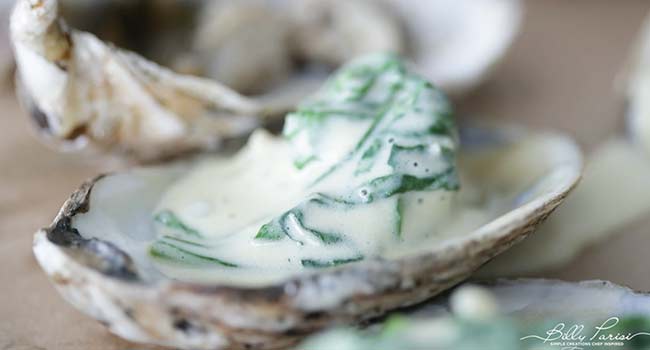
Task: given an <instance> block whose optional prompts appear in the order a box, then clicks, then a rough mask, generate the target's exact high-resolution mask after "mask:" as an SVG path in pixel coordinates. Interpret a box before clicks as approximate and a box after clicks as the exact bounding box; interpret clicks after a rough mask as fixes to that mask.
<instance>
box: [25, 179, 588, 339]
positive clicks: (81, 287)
mask: <svg viewBox="0 0 650 350" xmlns="http://www.w3.org/2000/svg"><path fill="white" fill-rule="evenodd" d="M578 178H579V175H578V173H577V172H576V175H575V178H574V179H572V181H569V182H568V183H566V184H563V185H562V186H559V188H557V189H556V191H554V192H553V193H548V194H546V195H544V196H542V197H539V198H537V199H535V200H533V201H532V202H530V203H528V204H526V205H524V206H522V207H520V208H518V209H517V210H515V211H512V212H510V213H508V214H506V215H504V216H502V217H500V218H498V219H496V220H494V221H493V222H491V223H489V224H487V225H485V226H483V227H481V228H480V229H479V230H477V231H476V232H474V233H473V234H471V235H468V236H465V237H462V238H459V239H456V240H453V241H449V242H448V243H446V244H444V245H442V246H438V247H436V248H435V249H434V250H432V251H431V252H428V253H425V254H422V255H419V256H414V257H412V258H408V259H402V260H399V261H386V260H372V261H364V262H360V263H355V264H350V265H346V266H342V267H340V268H337V269H331V270H325V271H322V272H320V273H317V274H313V275H303V276H298V277H295V278H294V279H291V280H288V281H286V282H284V283H282V284H280V285H274V286H269V287H264V288H253V289H247V288H238V287H230V286H205V285H197V284H189V283H181V282H171V281H169V282H163V283H158V284H147V283H145V282H143V281H142V280H140V279H139V277H138V275H137V272H136V271H135V269H134V267H133V265H132V261H131V259H130V257H129V256H127V255H126V254H125V253H123V252H122V251H120V250H119V249H118V248H116V247H115V246H114V245H112V244H111V243H108V242H104V241H100V240H97V239H85V238H83V237H82V236H81V235H80V234H79V232H78V231H77V230H76V229H74V228H73V227H71V220H72V217H74V216H75V215H76V214H78V213H83V212H85V211H87V210H88V209H89V198H90V192H91V191H92V188H93V185H94V184H95V183H96V182H97V181H98V180H99V179H101V177H99V178H96V179H94V180H92V181H89V182H87V183H85V184H84V185H83V186H82V187H81V188H79V189H78V190H77V191H76V192H75V193H74V194H73V195H72V196H71V197H70V199H68V201H67V202H66V203H65V204H64V206H63V208H62V209H61V211H60V212H59V214H58V215H57V217H56V219H55V220H54V222H53V223H52V225H51V226H50V227H48V228H45V229H42V230H41V231H39V232H38V233H37V234H36V236H35V240H34V252H35V254H36V257H37V259H38V261H39V263H40V264H41V266H42V267H43V269H44V270H45V271H46V272H47V274H48V275H49V277H50V279H51V280H52V282H53V283H54V284H55V286H56V287H57V289H58V290H59V292H60V293H61V294H62V295H63V296H64V297H65V299H66V300H67V301H69V302H70V303H72V304H73V305H75V306H76V307H77V308H78V309H80V310H82V311H84V312H85V313H87V314H89V315H90V316H92V317H94V318H96V319H98V320H100V322H102V323H104V324H105V325H106V326H107V327H109V328H110V329H111V331H112V332H114V333H115V334H117V335H120V336H121V337H124V338H126V339H130V340H133V341H137V342H146V343H155V344H160V345H167V346H175V347H181V348H197V349H222V348H228V349H278V348H283V347H286V346H289V345H291V344H295V343H296V342H297V341H299V340H300V339H302V338H303V337H304V336H306V335H308V334H310V333H312V332H315V331H318V330H320V329H323V328H325V327H328V326H331V325H335V324H342V323H353V322H358V321H361V320H364V319H369V318H372V317H375V316H378V315H381V314H383V313H385V312H387V311H389V310H392V309H395V308H398V307H402V306H407V305H412V304H416V303H418V302H421V301H423V300H425V299H428V298H430V297H432V296H434V295H436V294H438V293H440V292H442V291H443V290H445V289H447V288H449V287H451V286H453V285H455V284H457V283H458V282H460V281H462V280H463V279H465V278H467V277H468V276H469V275H470V274H471V273H472V272H473V271H474V270H475V269H477V268H478V267H480V266H481V265H483V264H484V263H486V262H487V261H489V260H490V259H492V258H493V257H494V256H496V255H497V254H499V253H501V252H502V251H504V250H506V249H508V248H509V247H510V246H512V245H513V244H515V243H517V242H518V241H520V240H522V239H524V238H525V237H526V236H528V235H529V234H530V233H531V232H533V230H534V229H535V228H536V227H537V226H538V225H539V224H540V223H541V222H542V221H544V219H546V217H547V216H548V215H549V214H550V213H551V212H552V211H553V210H554V209H555V208H556V207H557V206H558V205H559V204H560V203H561V202H562V200H563V199H564V198H565V197H566V196H567V194H568V193H569V192H570V191H571V190H572V188H573V187H574V186H575V184H576V183H577V181H578Z"/></svg>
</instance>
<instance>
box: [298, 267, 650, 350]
mask: <svg viewBox="0 0 650 350" xmlns="http://www.w3.org/2000/svg"><path fill="white" fill-rule="evenodd" d="M449 311H450V312H449ZM648 312H650V297H649V296H648V295H647V294H645V293H639V292H635V291H633V290H631V289H629V288H626V287H621V286H618V285H615V284H613V283H611V282H607V281H583V282H564V281H556V280H537V279H524V280H499V281H496V282H492V283H487V284H480V285H462V286H460V287H458V288H456V289H454V290H453V291H452V292H451V294H450V296H449V298H437V299H435V300H434V301H432V302H428V303H425V304H423V305H420V306H418V307H415V308H413V309H411V310H404V312H403V314H402V315H399V316H393V317H391V318H389V319H388V320H386V321H385V322H382V323H379V324H374V325H372V326H371V327H369V328H368V329H364V330H362V331H359V330H354V329H339V330H333V331H330V332H326V333H324V334H319V335H317V336H315V337H312V338H310V339H309V340H308V341H307V342H306V343H304V344H302V345H301V347H298V348H297V349H300V348H304V349H313V350H320V349H323V350H329V349H334V348H343V347H344V348H345V349H349V350H370V349H373V350H375V349H398V348H408V349H413V350H425V349H426V350H432V349H484V350H491V349H493V350H503V349H511V350H515V349H516V350H525V349H531V350H532V349H553V348H559V347H561V346H562V345H560V343H562V342H564V343H565V344H566V345H567V347H570V345H569V344H568V343H582V344H580V345H579V346H580V347H583V348H602V349H616V348H625V349H645V348H647V347H648V344H650V333H648V330H649V329H648V327H650V318H648V317H647V315H648ZM574 325H575V326H574ZM596 327H600V329H598V328H596ZM568 333H570V334H571V335H568V337H571V336H573V338H571V339H566V338H564V337H561V336H562V335H564V334H568ZM616 335H618V336H619V338H618V339H616V340H613V339H612V338H613V337H614V336H616ZM580 336H582V337H584V339H582V340H580V339H579V338H578V337H580ZM628 337H629V338H628ZM607 343H608V344H607Z"/></svg>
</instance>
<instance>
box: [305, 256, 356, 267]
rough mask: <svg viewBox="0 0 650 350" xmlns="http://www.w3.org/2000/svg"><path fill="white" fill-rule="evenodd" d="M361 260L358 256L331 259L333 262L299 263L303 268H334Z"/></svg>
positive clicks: (309, 261) (314, 261)
mask: <svg viewBox="0 0 650 350" xmlns="http://www.w3.org/2000/svg"><path fill="white" fill-rule="evenodd" d="M361 260H363V256H361V255H359V256H355V257H352V258H348V259H333V260H314V259H302V260H300V263H301V264H302V266H303V267H309V268H326V267H334V266H339V265H343V264H348V263H351V262H357V261H361Z"/></svg>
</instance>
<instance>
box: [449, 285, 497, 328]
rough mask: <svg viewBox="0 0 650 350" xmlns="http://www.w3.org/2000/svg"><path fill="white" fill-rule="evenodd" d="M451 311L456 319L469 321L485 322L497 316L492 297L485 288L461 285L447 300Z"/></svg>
mask: <svg viewBox="0 0 650 350" xmlns="http://www.w3.org/2000/svg"><path fill="white" fill-rule="evenodd" d="M449 306H450V307H451V311H452V312H453V313H454V314H455V315H456V316H458V317H461V318H465V319H469V320H486V319H490V318H492V317H495V316H497V315H498V313H499V310H498V305H497V301H496V299H495V298H494V296H493V295H492V294H491V293H490V292H489V291H488V290H487V289H485V288H483V287H479V286H476V285H463V286H461V287H459V288H458V289H456V290H455V291H454V292H453V293H452V295H451V297H450V298H449Z"/></svg>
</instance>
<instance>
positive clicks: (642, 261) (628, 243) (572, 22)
mask: <svg viewBox="0 0 650 350" xmlns="http://www.w3.org/2000/svg"><path fill="white" fill-rule="evenodd" d="M527 5H528V6H527V11H526V16H525V22H524V25H523V30H522V32H521V34H520V36H519V37H518V39H517V41H516V43H515V45H514V47H513V49H512V51H511V52H510V54H509V55H508V57H507V58H506V60H505V61H504V62H503V63H502V65H501V66H500V67H499V68H498V69H497V71H496V73H495V74H494V76H493V78H492V79H491V80H490V81H488V82H487V83H486V84H485V85H484V86H482V87H481V88H480V89H478V90H477V91H476V92H474V93H473V94H472V95H470V96H467V97H466V98H465V100H464V101H461V102H460V103H459V104H458V109H459V110H460V111H461V112H463V114H464V115H466V116H471V117H472V118H490V119H498V120H507V121H515V122H518V123H525V124H527V125H531V126H535V127H544V128H549V127H550V128H555V129H560V130H563V131H567V132H569V133H571V134H573V135H574V136H575V137H576V139H577V140H578V141H579V142H580V143H581V144H582V145H583V146H585V148H587V149H588V148H590V147H592V146H593V145H594V144H596V143H598V142H599V141H601V140H602V139H603V138H605V137H606V136H608V135H611V134H614V133H616V132H621V130H622V127H623V119H622V118H623V117H622V115H623V110H624V101H623V99H622V97H621V96H620V94H618V93H617V92H616V91H615V89H614V80H615V77H616V76H617V74H618V73H619V72H620V71H621V69H622V67H623V64H624V62H625V61H626V59H627V56H628V53H629V49H630V48H631V47H632V45H633V43H634V39H635V35H636V32H637V30H638V29H639V27H640V25H641V22H642V20H643V18H644V16H645V15H646V13H648V10H650V1H647V0H617V1H613V0H580V1H577V0H571V1H570V0H530V1H527ZM0 114H1V115H2V117H0V180H1V182H0V183H1V184H0V239H1V242H2V243H1V244H0V349H1V350H5V349H12V350H18V349H20V350H28V349H106V350H110V349H134V348H137V349H143V347H142V346H134V345H129V344H127V343H125V342H123V341H120V340H119V339H118V338H116V337H114V336H112V335H110V334H109V333H108V332H107V331H106V330H105V329H104V328H102V327H101V326H100V325H99V324H97V323H96V322H94V321H91V320H90V319H88V318H86V317H84V316H82V315H81V314H79V313H78V312H77V311H75V310H73V309H72V308H71V307H70V306H68V305H67V304H65V303H64V302H63V301H62V299H61V298H60V297H59V296H58V294H57V293H56V292H55V291H54V289H53V288H52V286H51V285H50V284H49V283H48V282H47V280H46V278H45V275H44V274H43V273H42V272H41V271H40V269H39V268H38V266H37V264H36V262H35V260H34V258H33V256H32V252H31V241H32V235H33V233H34V232H35V231H36V230H37V229H38V228H39V227H41V226H45V225H47V224H48V223H49V221H50V220H51V219H52V218H53V216H54V215H55V213H56V211H57V210H58V208H59V206H60V205H61V204H62V202H63V200H64V199H65V198H66V197H67V196H68V194H70V193H71V192H72V191H73V190H74V189H75V188H76V187H77V186H78V185H79V184H80V183H81V182H82V181H83V180H84V179H86V178H88V177H90V176H92V175H94V174H96V173H98V172H101V171H105V170H107V169H108V168H114V167H115V166H116V165H115V164H113V165H107V164H99V163H97V162H93V161H91V160H90V159H83V158H80V157H79V156H74V155H62V154H60V153H57V152H54V151H52V150H49V149H47V148H46V147H45V146H42V145H41V144H40V143H39V142H37V141H36V139H35V138H34V137H32V135H31V133H30V128H29V125H28V123H27V122H26V118H25V116H24V114H23V113H22V112H21V111H20V110H19V108H18V106H17V105H16V102H15V100H14V97H13V95H12V94H11V93H10V92H5V93H3V94H2V96H0ZM649 228H650V226H646V225H641V224H640V223H636V224H632V225H630V226H629V227H627V228H626V229H625V230H624V232H623V233H621V234H620V235H619V236H617V238H615V239H610V240H608V241H606V242H603V243H602V244H599V245H598V246H595V247H592V248H590V249H589V250H588V251H587V252H585V253H584V254H583V255H582V256H581V257H580V258H579V259H577V261H575V262H574V263H573V264H572V265H571V266H569V267H568V268H566V269H563V270H562V271H552V272H549V273H546V274H544V276H550V277H560V278H564V279H570V280H580V279H594V278H599V279H609V280H612V281H614V282H617V283H622V284H627V285H630V286H632V287H634V288H637V289H643V290H650V276H649V275H648V268H647V265H648V260H647V255H648V250H649V248H650V237H647V235H648V230H649Z"/></svg>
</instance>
